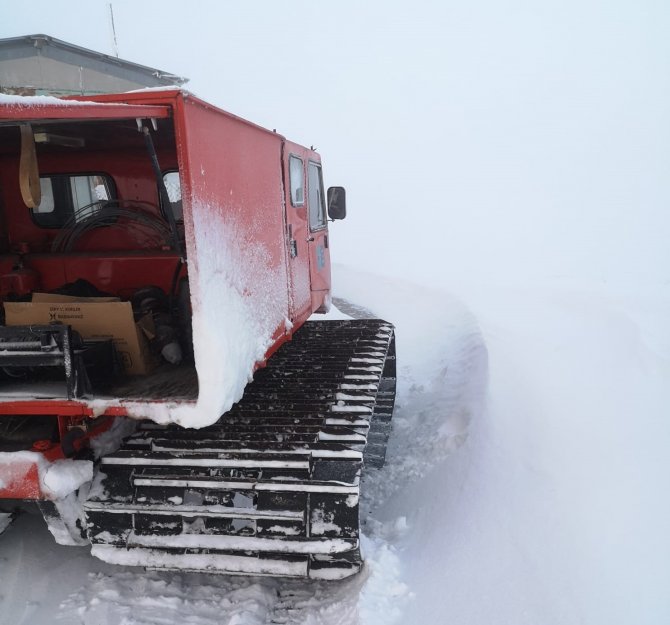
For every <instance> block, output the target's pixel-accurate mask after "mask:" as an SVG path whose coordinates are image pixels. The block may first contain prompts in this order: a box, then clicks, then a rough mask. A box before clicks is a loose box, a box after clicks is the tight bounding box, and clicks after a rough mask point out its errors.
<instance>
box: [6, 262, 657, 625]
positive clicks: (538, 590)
mask: <svg viewBox="0 0 670 625" xmlns="http://www.w3.org/2000/svg"><path fill="white" fill-rule="evenodd" d="M334 283H335V284H336V285H337V286H336V293H335V294H336V295H337V296H340V297H342V298H345V299H346V300H348V301H351V302H356V303H359V304H361V305H364V306H366V307H367V308H369V309H370V310H372V311H373V312H374V313H375V314H377V315H379V316H381V317H384V318H386V319H389V320H390V321H393V322H394V323H395V324H396V326H397V339H398V346H397V347H398V363H399V389H398V390H399V395H398V408H397V411H396V415H395V417H394V422H395V425H394V432H393V435H392V438H391V441H390V448H389V454H388V462H387V466H386V467H385V468H384V469H383V470H381V471H373V472H371V473H370V474H369V476H368V478H367V480H366V485H365V491H366V495H365V506H364V511H363V515H364V532H365V539H364V547H365V550H366V553H367V566H366V568H365V570H364V572H363V573H362V574H361V575H359V576H357V577H355V578H353V579H349V580H345V581H343V582H337V583H304V582H300V581H288V582H287V581H279V580H272V579H246V578H229V577H222V576H207V575H195V574H178V573H145V572H143V571H141V570H137V569H130V568H123V567H112V566H110V565H106V564H105V563H102V562H99V561H97V560H95V559H93V558H91V557H90V555H89V553H88V550H87V548H85V547H61V546H58V545H55V544H54V542H53V539H52V537H51V535H50V534H49V533H48V531H47V529H46V528H45V527H44V524H43V521H42V519H41V518H40V517H39V516H36V515H22V516H20V517H19V518H18V519H17V520H16V521H15V522H14V523H13V524H12V525H11V526H10V527H9V528H8V529H7V530H6V531H5V533H4V534H2V536H0V605H1V609H0V623H8V624H9V623H11V624H12V625H22V624H28V623H29V624H31V625H42V624H47V623H49V624H50V623H85V624H87V625H93V624H96V625H112V624H125V625H130V624H134V625H158V624H164V623H175V622H183V623H189V624H193V625H203V624H215V623H216V624H224V625H225V624H230V625H233V624H235V625H251V624H256V623H307V624H311V625H317V624H323V625H334V624H356V623H361V624H363V625H365V624H367V625H381V624H389V623H403V624H405V623H408V624H409V623H445V624H447V623H449V624H452V623H458V624H460V623H468V624H471V623H472V624H480V623H481V624H486V625H490V624H491V623H495V624H501V623H510V624H514V625H523V624H525V623H529V624H531V623H532V624H536V623H542V624H552V623H557V624H558V623H560V624H565V623H570V624H572V623H589V624H590V623H603V624H607V625H612V624H618V623H621V624H624V623H625V624H630V623H635V624H659V625H660V624H664V623H668V622H670V593H668V590H667V589H668V588H670V538H669V537H668V528H670V504H669V503H668V499H667V492H668V486H669V484H668V482H669V481H670V458H669V456H668V453H667V445H668V442H669V441H670V419H668V409H667V405H668V402H667V396H668V390H667V389H668V382H670V324H668V322H667V320H668V318H670V294H669V293H668V291H667V289H666V290H665V291H662V292H651V293H647V294H642V293H637V294H635V295H634V296H633V295H630V294H629V295H624V294H621V293H618V292H617V291H616V290H615V289H613V288H609V289H604V288H599V289H597V290H594V289H592V290H588V291H587V290H578V289H574V288H573V289H570V288H568V287H561V288H558V287H555V288H553V289H550V288H548V287H545V288H537V289H532V288H524V289H521V288H512V287H509V288H504V289H503V288H500V287H499V288H495V289H481V290H475V289H471V288H460V287H459V288H456V289H454V290H455V291H456V293H457V295H458V298H456V297H454V296H452V295H450V294H448V293H447V292H445V291H442V290H439V289H429V288H426V287H422V286H418V285H416V284H412V283H409V282H402V281H400V280H398V279H391V278H379V277H373V276H370V275H368V274H365V273H362V272H359V271H354V270H351V269H347V268H344V267H337V268H336V271H335V280H334Z"/></svg>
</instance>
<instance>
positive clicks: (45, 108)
mask: <svg viewBox="0 0 670 625" xmlns="http://www.w3.org/2000/svg"><path fill="white" fill-rule="evenodd" d="M26 102H28V103H27V104H26ZM169 115H170V109H169V108H168V107H166V106H156V105H154V106H151V105H141V104H139V105H128V104H111V103H109V104H102V103H88V104H86V103H82V102H77V103H74V102H72V103H69V102H67V101H65V100H63V101H62V102H53V101H51V100H50V99H46V98H45V99H41V98H36V99H35V100H26V101H18V100H17V101H9V102H6V101H0V121H7V120H11V121H17V122H19V121H32V120H40V121H45V120H49V119H58V120H66V119H70V120H75V119H86V120H101V119H135V118H143V119H147V118H150V117H154V118H162V117H169Z"/></svg>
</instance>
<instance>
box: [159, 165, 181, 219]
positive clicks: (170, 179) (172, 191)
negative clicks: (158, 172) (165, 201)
mask: <svg viewBox="0 0 670 625" xmlns="http://www.w3.org/2000/svg"><path fill="white" fill-rule="evenodd" d="M163 182H164V183H165V188H166V189H167V193H168V198H170V205H171V206H172V214H173V215H174V218H175V219H176V220H177V221H181V220H182V219H184V211H183V210H182V204H181V182H180V180H179V172H178V171H169V172H167V173H165V174H163Z"/></svg>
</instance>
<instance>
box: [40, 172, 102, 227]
mask: <svg viewBox="0 0 670 625" xmlns="http://www.w3.org/2000/svg"><path fill="white" fill-rule="evenodd" d="M40 188H41V190H42V200H41V201H40V203H39V205H38V206H36V207H35V208H32V209H31V214H32V217H33V219H34V221H35V223H36V224H37V225H38V226H41V227H42V228H62V227H63V226H64V225H65V224H66V223H67V222H68V221H70V220H71V219H72V218H73V217H74V220H75V221H76V222H79V221H82V220H83V219H86V218H87V217H90V216H91V215H94V214H95V213H97V212H98V211H99V210H100V209H101V208H102V207H103V205H104V201H105V200H113V199H114V184H113V182H112V179H111V178H110V177H109V176H107V175H105V174H88V175H85V176H80V175H71V174H54V175H52V176H41V177H40Z"/></svg>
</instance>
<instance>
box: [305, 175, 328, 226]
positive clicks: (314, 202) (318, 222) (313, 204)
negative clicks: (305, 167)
mask: <svg viewBox="0 0 670 625" xmlns="http://www.w3.org/2000/svg"><path fill="white" fill-rule="evenodd" d="M325 225H326V201H325V197H324V194H323V179H322V177H321V166H320V165H318V164H317V163H312V162H310V163H309V227H310V229H311V230H319V229H320V228H324V227H325Z"/></svg>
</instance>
